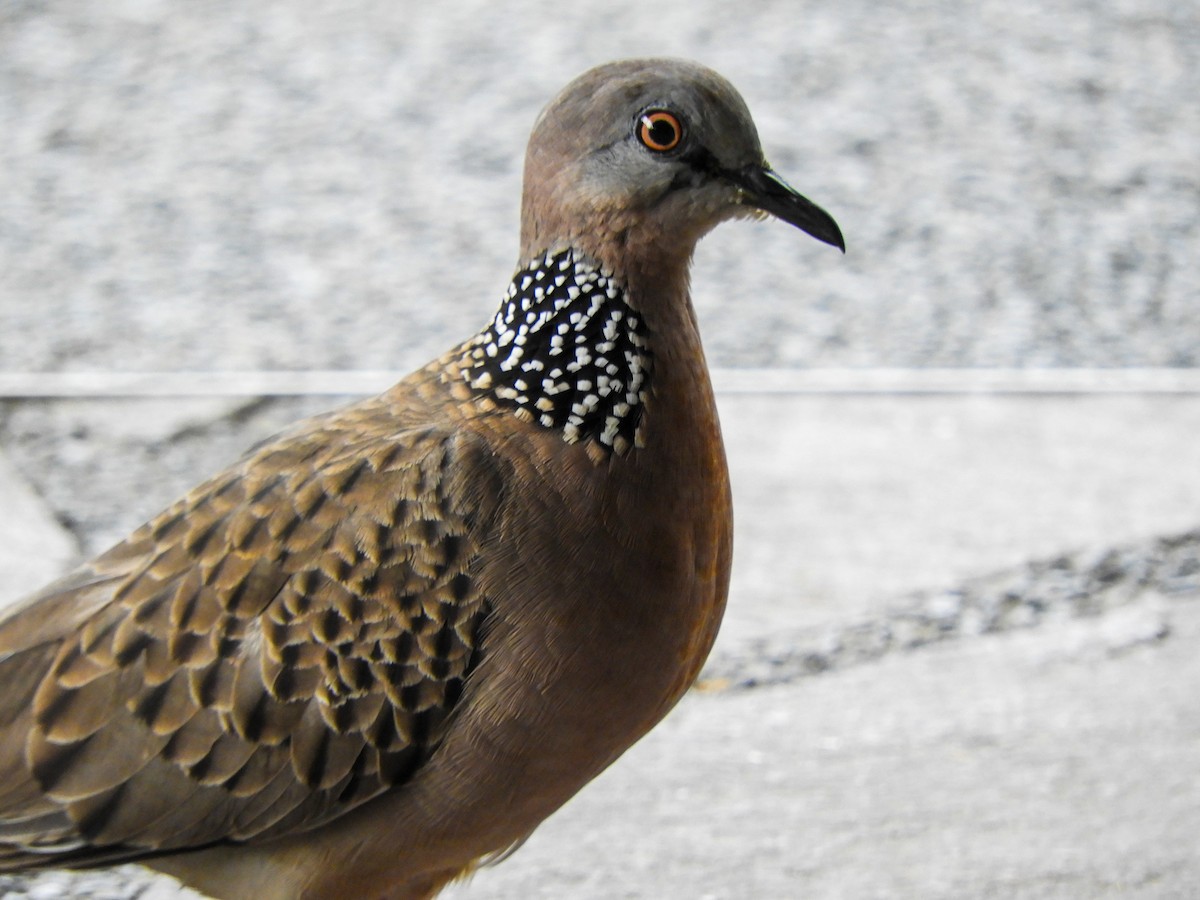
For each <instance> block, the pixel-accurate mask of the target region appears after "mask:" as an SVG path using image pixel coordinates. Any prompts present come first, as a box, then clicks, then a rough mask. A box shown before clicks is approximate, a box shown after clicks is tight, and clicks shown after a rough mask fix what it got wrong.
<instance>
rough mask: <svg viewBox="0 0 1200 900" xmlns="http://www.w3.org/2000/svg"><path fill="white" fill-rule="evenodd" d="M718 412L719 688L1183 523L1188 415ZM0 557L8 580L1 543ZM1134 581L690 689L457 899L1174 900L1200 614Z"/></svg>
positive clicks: (111, 425)
mask: <svg viewBox="0 0 1200 900" xmlns="http://www.w3.org/2000/svg"><path fill="white" fill-rule="evenodd" d="M721 402H722V407H723V410H724V413H725V428H726V432H727V434H728V436H729V442H730V448H729V449H730V456H731V460H732V462H733V466H734V484H735V492H736V503H737V512H738V521H739V529H740V530H739V534H738V539H739V547H738V552H737V559H736V565H735V582H734V590H733V596H732V597H731V602H730V610H729V615H728V617H727V628H726V629H725V630H724V631H723V633H722V637H721V639H720V641H719V642H718V648H717V650H716V652H715V654H714V666H713V668H714V669H715V670H717V671H718V673H719V677H718V679H717V680H716V681H715V682H711V683H710V686H711V687H718V688H719V687H720V686H721V685H722V684H727V683H729V680H728V679H727V678H725V677H724V673H725V672H727V671H734V672H742V671H747V670H748V671H752V672H753V671H757V669H756V666H758V664H759V662H760V661H759V660H756V659H755V658H754V657H755V654H756V653H757V652H760V651H759V649H758V645H760V644H762V645H767V646H770V647H771V648H773V651H774V652H778V651H779V648H780V647H781V646H782V647H784V648H789V647H792V646H796V647H800V646H802V643H803V642H804V641H806V640H809V639H814V638H815V639H816V640H817V641H818V642H819V641H820V640H824V639H825V638H824V637H823V635H826V634H833V633H836V632H837V630H838V629H839V628H840V629H853V628H854V627H856V626H857V625H859V624H860V623H863V622H864V621H868V620H871V619H872V618H875V619H878V617H880V616H883V615H885V614H886V612H887V610H888V609H889V608H890V607H894V606H896V605H897V604H898V603H900V602H901V600H902V599H903V598H902V597H900V596H899V595H900V594H902V593H903V592H905V591H911V590H915V589H918V588H924V589H930V590H936V589H938V588H947V587H948V588H954V587H956V586H957V585H958V583H959V581H960V580H961V579H964V578H969V577H971V576H980V575H986V574H989V573H991V572H992V571H994V570H997V569H1003V568H1004V567H1006V566H1010V565H1012V564H1015V563H1017V562H1021V561H1024V560H1027V559H1031V558H1037V557H1046V556H1052V555H1055V554H1061V553H1063V552H1065V551H1068V550H1074V549H1077V548H1079V547H1084V546H1086V547H1092V548H1097V547H1100V546H1102V545H1103V544H1104V543H1105V540H1106V538H1109V537H1116V536H1119V537H1120V540H1121V541H1135V540H1139V539H1143V538H1146V537H1148V536H1151V535H1155V534H1164V533H1169V532H1172V531H1177V530H1180V529H1181V528H1182V527H1186V526H1188V525H1193V524H1195V512H1194V511H1195V509H1196V508H1197V507H1196V493H1197V491H1198V490H1200V470H1197V469H1196V468H1195V467H1194V466H1189V465H1188V464H1187V461H1188V457H1187V456H1186V447H1187V443H1186V441H1187V439H1188V438H1189V437H1190V435H1192V434H1195V433H1196V432H1195V430H1194V429H1195V426H1196V423H1195V418H1196V416H1197V414H1198V411H1200V399H1198V398H1170V399H1167V398H1130V397H1125V398H1086V399H1080V398H1074V399H1071V398H1034V399H1028V398H1027V399H1018V398H995V397H993V398H984V397H963V398H898V397H893V398H881V397H857V398H856V397H843V398H836V399H834V398H824V397H799V398H797V397H791V398H788V397H778V396H772V397H747V396H744V395H738V396H737V397H728V396H727V397H723V398H722V400H721ZM85 405H86V404H75V403H72V404H71V408H73V409H76V410H78V409H80V407H82V406H85ZM101 405H102V407H103V415H106V416H107V417H108V420H107V425H106V426H105V428H104V430H103V432H102V433H104V434H110V435H111V434H125V435H130V434H142V435H144V436H145V437H146V438H147V440H149V442H150V446H158V445H161V444H162V442H163V441H164V440H166V442H167V443H168V444H169V443H170V440H169V437H164V435H166V436H169V435H171V434H176V433H177V432H174V431H172V428H173V427H174V425H178V424H179V423H180V422H187V423H193V422H194V419H195V416H189V415H183V414H182V413H181V411H180V410H178V409H175V410H172V412H171V415H170V416H167V415H165V413H166V411H165V410H162V409H161V407H155V406H154V404H151V408H152V409H154V408H157V409H159V412H160V413H161V414H163V416H164V418H163V420H162V424H163V428H158V427H152V426H151V425H150V424H148V423H147V418H148V416H147V415H146V413H147V410H146V409H145V408H143V407H144V404H141V403H125V404H123V405H119V406H118V407H113V406H112V405H109V404H101ZM91 415H92V417H93V419H96V418H99V417H100V416H101V415H102V413H101V412H100V411H96V410H93V411H92V413H91ZM123 418H131V419H132V420H133V421H131V422H127V423H126V424H124V425H123V424H122V419H123ZM168 420H170V421H168ZM222 421H225V422H226V424H225V425H224V426H219V425H214V426H212V427H211V428H210V429H209V431H211V432H212V433H213V436H214V438H215V439H216V440H217V443H222V441H223V440H224V431H225V430H227V429H229V427H230V426H229V425H228V424H227V423H228V419H227V418H226V419H225V420H222ZM172 423H173V424H172ZM233 430H235V431H236V429H233ZM204 431H205V430H204V429H201V433H200V434H199V435H197V436H195V439H196V440H203V439H204ZM764 434H765V435H766V436H763V435H764ZM756 435H758V437H756ZM243 437H244V438H245V439H246V440H249V439H250V438H251V437H253V436H252V435H244V436H243ZM104 446H109V447H111V445H110V444H106V442H104V441H101V447H104ZM131 446H138V445H137V444H134V445H131ZM167 456H168V458H169V454H167ZM85 465H86V462H85ZM4 474H5V473H4V472H3V470H0V476H3V475H4ZM7 475H8V477H9V478H10V479H11V475H12V473H11V472H9V473H7ZM192 475H194V477H195V478H198V477H200V473H199V472H197V473H185V474H184V475H183V476H181V477H191V476H192ZM9 484H11V480H10V481H8V482H0V490H3V491H5V492H7V491H9V490H10V488H9V487H8V486H7V485H9ZM19 489H22V490H24V488H23V487H20V486H19ZM1034 500H1036V502H1033V501H1034ZM47 518H48V517H46V516H44V515H43V516H42V519H43V521H44V520H46V519H47ZM37 521H38V519H37V518H36V517H35V518H31V519H30V520H28V521H27V522H26V523H25V524H26V525H27V526H28V532H27V538H29V539H32V538H33V537H34V535H35V534H36V531H35V529H36V526H37ZM1193 552H1195V551H1193ZM1151 555H1153V554H1151ZM6 561H7V564H8V565H9V566H10V567H15V568H19V567H20V566H21V565H22V563H23V560H22V559H21V558H13V552H12V547H11V546H10V545H6V544H0V566H2V565H4V564H5V562H6ZM776 571H778V572H779V573H780V575H779V577H771V573H773V572H776ZM1130 577H1131V579H1132V581H1131V586H1130V593H1129V596H1128V597H1126V598H1124V599H1123V600H1122V601H1121V605H1119V606H1116V607H1114V608H1111V609H1107V610H1106V611H1104V612H1103V613H1102V614H1100V615H1096V616H1091V617H1087V618H1078V617H1076V616H1074V615H1067V614H1060V615H1054V616H1047V617H1046V618H1045V619H1044V620H1039V622H1037V623H1036V624H1037V627H1036V628H1024V629H1022V630H1019V631H1017V632H1015V633H1008V634H1000V635H991V636H979V637H970V636H969V635H968V636H965V637H963V639H960V640H955V641H952V642H949V643H945V644H938V645H936V646H931V647H923V648H920V649H917V650H914V651H912V652H904V651H892V652H888V653H885V654H884V655H883V657H882V658H881V659H879V660H877V661H874V662H869V663H867V664H865V665H858V666H849V667H840V668H837V669H835V670H834V671H831V672H828V673H826V674H823V675H821V676H819V677H815V678H802V679H799V680H797V679H794V678H793V679H791V680H788V681H786V682H785V683H783V684H778V685H774V686H764V687H758V688H753V689H749V690H743V689H726V690H717V691H715V692H714V691H711V690H710V691H707V692H700V693H693V694H690V695H689V696H688V697H687V698H686V699H685V701H684V702H683V703H682V704H681V706H680V708H679V709H678V710H677V711H676V712H675V713H674V714H673V715H672V716H671V717H670V718H668V720H667V721H666V722H665V723H664V724H663V725H662V726H660V728H659V729H657V730H656V731H654V732H653V733H652V734H651V735H650V736H649V737H648V738H647V739H646V740H645V741H643V742H642V743H641V744H639V745H638V746H637V747H635V748H634V749H633V750H632V751H631V752H630V753H629V754H627V755H626V757H624V758H623V759H622V760H620V761H619V762H618V763H617V764H616V765H615V766H614V767H613V769H612V770H611V771H610V772H609V773H606V774H605V775H604V776H602V777H601V778H600V779H598V780H597V781H596V782H595V783H594V784H593V785H592V786H590V787H589V788H588V789H587V790H585V791H584V792H583V793H582V794H581V795H580V796H579V797H578V798H577V799H576V800H574V801H572V803H571V804H569V805H568V806H567V807H566V808H565V809H564V810H563V811H562V812H561V813H560V814H559V815H557V816H555V817H554V818H552V819H551V820H550V821H549V822H547V823H546V825H545V826H544V827H543V828H542V829H541V830H540V831H539V832H538V833H537V834H536V835H535V836H534V838H533V839H532V840H531V841H530V842H529V844H528V845H527V846H526V847H524V848H522V849H521V850H520V851H519V852H518V853H517V854H515V855H514V856H513V857H512V859H510V860H508V861H506V862H505V863H503V864H502V865H501V866H498V867H496V868H494V869H487V870H484V871H482V872H480V873H479V874H478V875H477V876H476V877H475V878H474V879H473V880H472V881H471V882H470V883H469V884H467V885H465V886H461V887H456V888H454V889H453V891H451V892H450V894H449V896H450V897H454V898H462V900H466V898H467V897H491V898H501V900H508V898H511V900H516V898H525V897H547V898H549V897H572V898H575V897H578V898H596V900H599V898H613V897H627V898H681V900H682V898H689V900H690V898H697V897H712V898H721V900H737V898H743V897H763V896H774V897H793V896H797V897H798V896H803V897H830V898H834V897H902V896H912V897H916V896H920V897H946V898H950V897H964V896H971V897H976V896H977V897H989V896H994V897H1031V898H1033V897H1037V898H1051V897H1054V898H1059V897H1061V898H1067V897H1106V896H1112V897H1118V896H1120V897H1126V896H1129V897H1186V896H1190V895H1191V894H1192V893H1193V891H1194V890H1196V889H1197V888H1198V887H1200V857H1198V856H1197V855H1196V854H1195V852H1194V847H1195V839H1194V835H1195V834H1196V833H1197V831H1198V829H1200V793H1198V792H1197V791H1196V789H1195V788H1194V786H1193V784H1192V782H1193V781H1194V772H1195V771H1196V769H1197V766H1198V765H1200V715H1198V714H1197V712H1196V709H1195V708H1194V707H1195V704H1194V693H1195V691H1194V686H1195V684H1197V683H1200V682H1198V681H1197V676H1198V675H1200V672H1197V670H1196V666H1197V663H1196V659H1197V656H1196V654H1195V653H1194V652H1193V649H1194V646H1195V640H1196V639H1197V637H1198V636H1200V635H1198V633H1197V632H1198V631H1200V604H1197V603H1196V600H1197V599H1200V593H1194V592H1185V593H1184V594H1180V595H1178V596H1176V595H1174V594H1172V595H1165V594H1163V593H1162V592H1161V590H1160V589H1159V588H1158V587H1156V586H1152V587H1150V588H1144V587H1143V586H1142V581H1144V579H1141V580H1139V578H1138V577H1136V575H1131V576H1130ZM1012 580H1013V581H1014V583H1016V584H1024V583H1026V582H1027V581H1030V580H1032V581H1036V576H1023V575H1018V577H1016V578H1014V579H1012ZM1189 583H1190V582H1189ZM1188 597H1191V598H1193V599H1191V600H1189V599H1187V598H1188ZM1060 612H1061V611H1060ZM137 872H138V870H136V869H133V870H131V869H125V870H121V871H119V872H118V873H117V874H115V875H98V874H92V875H87V876H83V878H84V880H83V881H82V882H80V881H78V880H75V879H73V878H72V877H71V876H67V875H63V874H61V873H49V874H47V875H44V876H41V877H40V878H38V879H36V880H35V881H34V882H33V883H32V887H29V888H28V889H29V890H33V889H34V888H39V886H40V889H41V890H42V891H43V893H42V894H40V895H36V894H29V895H28V896H56V895H58V894H62V893H63V892H69V893H71V894H72V895H74V896H81V897H100V896H108V897H113V896H126V895H128V896H134V894H135V893H136V891H138V890H141V889H142V888H143V887H144V886H145V885H146V883H147V882H146V879H145V878H144V877H143V876H141V875H138V874H136V873H137ZM76 878H78V876H76ZM97 879H99V880H97ZM15 884H19V883H15ZM156 884H157V887H156V888H155V890H156V891H157V892H158V893H156V894H155V895H154V896H156V897H161V898H168V897H174V896H181V895H178V894H177V892H176V891H175V889H174V888H173V887H172V886H171V883H170V882H169V881H166V880H159V881H157V882H156ZM0 889H3V890H6V891H7V894H8V895H10V896H13V897H18V896H22V894H21V893H18V891H23V890H26V888H22V887H16V886H13V884H8V885H5V884H4V883H3V882H0ZM113 891H117V892H118V893H116V894H114V893H113ZM122 891H124V892H125V893H124V894H122V893H120V892H122ZM46 892H49V893H46ZM55 892H57V894H56V893H55ZM130 892H133V893H130Z"/></svg>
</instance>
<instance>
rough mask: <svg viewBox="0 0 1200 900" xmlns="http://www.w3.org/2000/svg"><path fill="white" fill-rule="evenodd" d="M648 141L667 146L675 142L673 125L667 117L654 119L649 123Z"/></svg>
mask: <svg viewBox="0 0 1200 900" xmlns="http://www.w3.org/2000/svg"><path fill="white" fill-rule="evenodd" d="M649 137H650V142H651V143H652V144H656V145H658V146H659V147H667V146H669V145H671V144H673V143H674V142H675V126H674V125H672V124H671V123H670V121H668V120H667V119H655V120H653V121H651V123H650V130H649Z"/></svg>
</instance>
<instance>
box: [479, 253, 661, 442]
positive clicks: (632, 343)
mask: <svg viewBox="0 0 1200 900" xmlns="http://www.w3.org/2000/svg"><path fill="white" fill-rule="evenodd" d="M466 350H467V353H466V355H465V357H464V360H463V362H464V367H463V370H462V373H463V377H464V378H465V379H466V381H467V383H468V384H469V385H470V387H471V388H472V390H474V391H477V392H480V393H486V394H487V395H489V396H490V397H491V398H492V399H493V400H494V402H495V403H496V404H497V405H499V406H504V407H509V408H512V409H515V410H516V411H517V413H518V414H519V415H521V416H522V417H523V418H527V419H528V420H529V421H533V422H536V423H537V424H539V425H541V426H542V427H544V428H550V429H553V430H556V431H560V432H561V433H562V436H563V439H564V440H566V441H567V442H568V443H572V444H573V443H576V442H578V441H584V440H594V441H597V442H598V443H599V444H600V445H601V446H603V447H605V448H607V449H608V450H610V451H613V450H615V451H616V452H617V453H624V452H625V451H626V450H627V449H628V448H629V447H630V446H632V445H633V444H634V443H635V441H636V437H637V428H638V423H639V421H640V420H641V415H642V408H643V406H644V404H645V399H646V388H647V380H648V378H649V376H650V368H651V356H650V349H649V342H648V340H647V335H646V329H645V325H644V324H643V322H642V319H641V316H640V315H638V313H637V312H636V311H635V310H634V309H632V308H631V307H630V306H629V304H628V303H627V302H626V300H625V291H624V289H623V288H622V287H621V286H620V285H619V284H618V283H617V282H616V281H615V280H614V279H613V276H612V273H611V272H609V271H607V270H606V269H601V268H599V267H597V266H596V265H594V264H592V263H590V262H588V261H587V260H585V259H582V258H580V257H579V256H578V255H577V254H576V252H575V251H574V250H570V249H568V250H564V251H561V252H559V253H555V254H551V253H547V254H546V256H545V257H543V258H541V259H537V260H534V261H533V262H532V263H530V264H529V265H528V266H526V267H525V268H523V269H521V270H520V271H518V272H517V274H516V275H515V276H514V277H513V280H512V284H510V285H509V287H508V293H507V294H506V295H505V298H504V300H503V301H502V302H501V303H500V309H499V310H498V311H497V312H496V316H495V318H494V319H493V320H492V322H491V324H490V325H489V326H488V327H487V328H486V329H484V330H483V331H482V332H480V333H479V334H478V335H477V336H476V337H475V338H473V339H472V340H471V341H469V342H468V343H467V346H466Z"/></svg>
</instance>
